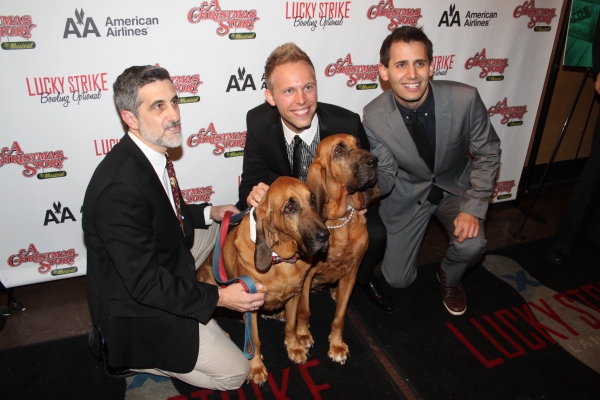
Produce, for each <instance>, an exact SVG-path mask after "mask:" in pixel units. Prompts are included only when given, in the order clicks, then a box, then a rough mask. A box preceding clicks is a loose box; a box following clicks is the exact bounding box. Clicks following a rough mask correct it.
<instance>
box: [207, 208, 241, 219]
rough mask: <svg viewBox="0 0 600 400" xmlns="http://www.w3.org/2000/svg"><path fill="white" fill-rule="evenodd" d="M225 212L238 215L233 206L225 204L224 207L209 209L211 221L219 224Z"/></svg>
mask: <svg viewBox="0 0 600 400" xmlns="http://www.w3.org/2000/svg"><path fill="white" fill-rule="evenodd" d="M227 211H231V212H232V213H233V214H239V212H240V210H238V209H237V208H236V206H234V205H233V204H225V205H224V206H212V207H211V208H210V217H211V218H212V220H213V221H216V222H221V221H223V217H224V216H225V213H226V212H227Z"/></svg>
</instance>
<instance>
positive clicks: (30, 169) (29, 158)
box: [0, 142, 68, 179]
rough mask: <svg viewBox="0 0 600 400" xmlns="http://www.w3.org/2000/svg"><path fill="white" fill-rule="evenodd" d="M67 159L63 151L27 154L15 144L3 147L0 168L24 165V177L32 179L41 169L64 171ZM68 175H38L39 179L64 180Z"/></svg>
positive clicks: (62, 173)
mask: <svg viewBox="0 0 600 400" xmlns="http://www.w3.org/2000/svg"><path fill="white" fill-rule="evenodd" d="M67 159H68V158H67V157H65V154H64V151H63V150H55V151H42V152H37V153H25V152H24V151H23V150H21V146H19V143H18V142H13V144H12V146H11V147H3V148H2V150H1V155H0V168H2V167H3V166H5V165H8V164H17V165H22V166H23V168H25V169H24V170H23V172H22V174H23V176H24V177H26V178H31V177H32V176H35V174H36V173H37V171H38V170H40V169H47V168H54V169H58V170H62V169H63V167H64V162H65V160H67ZM66 175H67V173H66V172H65V171H61V172H54V173H44V174H40V175H38V179H48V178H62V177H64V176H66Z"/></svg>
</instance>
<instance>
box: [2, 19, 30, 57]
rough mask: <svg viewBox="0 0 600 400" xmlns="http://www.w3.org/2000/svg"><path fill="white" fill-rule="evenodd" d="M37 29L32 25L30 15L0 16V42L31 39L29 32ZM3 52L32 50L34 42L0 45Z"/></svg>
mask: <svg viewBox="0 0 600 400" xmlns="http://www.w3.org/2000/svg"><path fill="white" fill-rule="evenodd" d="M35 27H37V25H36V24H34V23H33V19H32V18H31V15H21V16H18V15H0V41H2V38H6V39H8V40H10V39H11V38H12V39H15V38H19V37H20V38H23V39H31V30H32V29H33V28H35ZM1 46H2V49H3V50H26V49H34V48H35V42H31V41H27V42H10V41H9V42H4V43H2V44H1Z"/></svg>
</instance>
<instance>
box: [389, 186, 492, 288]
mask: <svg viewBox="0 0 600 400" xmlns="http://www.w3.org/2000/svg"><path fill="white" fill-rule="evenodd" d="M461 202H462V198H460V197H457V196H453V195H449V194H446V196H445V197H444V199H443V200H442V201H441V202H440V204H439V205H437V206H436V205H433V204H431V203H429V202H428V201H426V202H425V204H423V206H422V207H421V209H420V210H419V212H418V213H417V214H416V215H415V217H414V218H413V219H412V221H410V222H409V224H408V225H407V226H406V227H405V228H404V229H402V230H401V231H400V232H398V233H394V234H389V233H388V235H387V248H386V252H385V256H384V259H383V266H382V271H383V276H384V277H385V279H386V281H387V282H388V283H389V284H390V285H391V286H392V287H396V288H405V287H407V286H408V285H410V284H411V283H412V282H413V281H414V280H415V279H416V278H417V256H418V255H419V250H420V248H421V242H422V241H423V236H424V235H425V231H426V230H427V225H428V224H429V220H430V219H431V217H432V216H433V215H435V216H436V218H437V219H438V220H439V221H440V222H441V223H442V224H443V225H444V227H445V228H446V232H447V233H448V237H449V239H450V240H449V247H448V251H447V252H446V256H445V257H444V260H443V263H444V271H445V273H446V282H447V286H448V287H456V286H458V285H459V284H460V282H461V280H462V278H463V275H464V274H465V271H466V269H467V268H468V267H470V266H472V265H474V264H475V263H476V262H477V261H479V259H480V258H481V255H482V254H483V252H484V251H485V246H486V244H487V240H485V236H484V232H483V221H480V226H479V235H478V236H477V237H476V238H473V239H466V240H465V241H464V242H462V243H458V242H457V241H456V238H455V237H454V235H453V232H454V219H455V218H456V216H457V215H458V213H459V210H460V204H461Z"/></svg>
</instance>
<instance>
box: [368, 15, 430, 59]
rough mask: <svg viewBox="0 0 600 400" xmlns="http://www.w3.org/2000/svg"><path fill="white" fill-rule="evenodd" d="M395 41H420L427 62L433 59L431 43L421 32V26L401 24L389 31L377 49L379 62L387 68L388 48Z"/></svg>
mask: <svg viewBox="0 0 600 400" xmlns="http://www.w3.org/2000/svg"><path fill="white" fill-rule="evenodd" d="M396 42H404V43H410V42H421V43H423V44H424V45H425V49H426V50H427V58H428V59H429V62H432V61H433V44H432V43H431V40H429V38H428V37H427V35H426V34H425V32H423V27H419V28H415V27H414V26H408V25H405V26H401V27H400V28H396V29H394V30H393V31H392V33H390V34H389V35H388V36H387V37H386V38H385V39H384V41H383V43H382V44H381V50H379V62H380V63H381V64H383V66H385V67H386V68H387V66H388V63H389V62H390V49H391V48H392V45H393V44H394V43H396Z"/></svg>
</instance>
